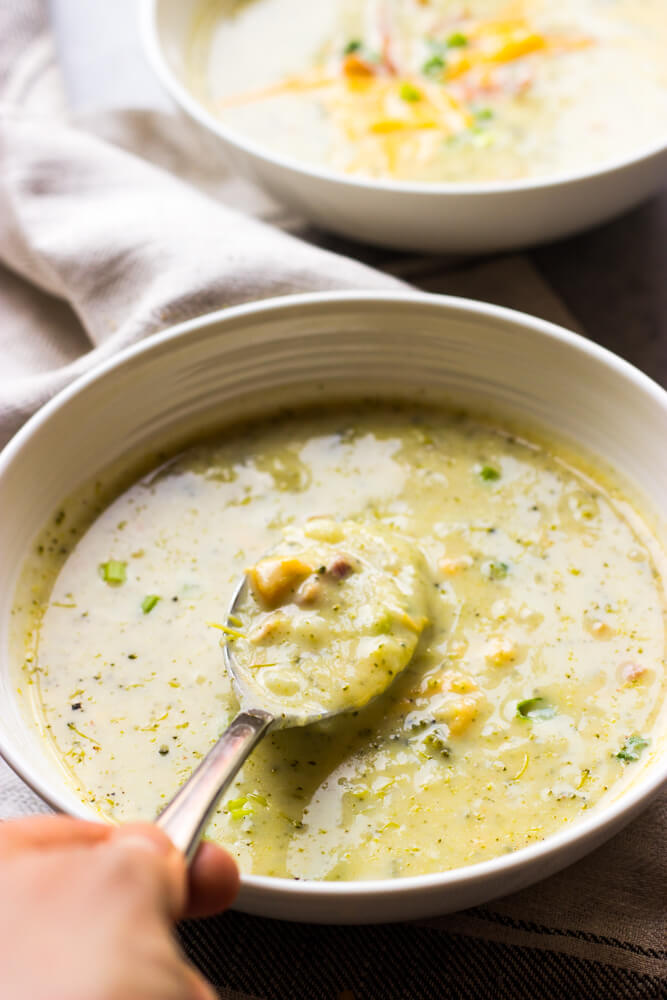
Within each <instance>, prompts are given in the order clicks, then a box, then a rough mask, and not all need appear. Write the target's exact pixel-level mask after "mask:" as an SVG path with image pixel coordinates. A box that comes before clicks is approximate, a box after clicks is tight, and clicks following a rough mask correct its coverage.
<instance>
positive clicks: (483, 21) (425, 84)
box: [187, 0, 667, 182]
mask: <svg viewBox="0 0 667 1000" xmlns="http://www.w3.org/2000/svg"><path fill="white" fill-rule="evenodd" d="M666 51H667V8H666V7H665V3H664V0H641V2H639V3H638V2H637V0H559V2H558V3H554V2H553V0H524V2H520V0H516V2H507V0H465V2H463V0H317V3H313V2H312V0H236V2H235V0H217V2H214V3H211V2H210V0H208V2H206V3H204V4H202V5H201V7H200V8H199V11H198V14H197V16H196V17H195V20H194V24H193V29H192V38H191V41H190V45H189V48H188V69H187V84H188V86H189V87H190V89H191V90H192V91H193V93H194V94H195V95H196V96H197V97H198V99H199V100H201V101H202V102H203V103H204V104H205V105H206V106H207V107H208V108H209V110H210V111H211V112H212V113H213V114H214V115H216V116H217V117H219V118H220V120H221V121H223V122H224V123H225V124H226V125H228V126H231V127H232V128H233V129H235V130H236V131H238V132H239V133H241V134H243V135H245V136H246V137H247V138H249V139H252V140H253V141H254V142H256V143H258V144H260V145H262V146H265V147H267V148H268V149H269V150H272V151H274V152H277V153H280V154H282V155H285V156H288V157H292V158H294V157H295V158H297V159H300V160H305V161H308V162H310V163H313V164H318V165H320V166H327V167H331V168H333V169H335V170H337V171H343V172H345V173H350V174H358V175H362V176H368V177H374V178H390V179H396V180H414V181H424V182H438V181H447V182H448V181H473V182H474V181H500V180H512V179H516V178H522V177H531V176H544V175H549V174H558V173H564V172H568V171H571V170H578V169H585V168H590V167H592V166H595V165H597V164H600V163H603V162H604V161H609V160H613V159H615V158H619V157H623V156H626V155H628V154H630V153H632V151H633V150H635V149H640V148H641V147H643V146H648V145H649V144H653V143H656V142H659V141H661V140H663V139H665V138H667V61H666V60H665V52H666Z"/></svg>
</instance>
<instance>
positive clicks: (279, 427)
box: [13, 402, 665, 879]
mask: <svg viewBox="0 0 667 1000" xmlns="http://www.w3.org/2000/svg"><path fill="white" fill-rule="evenodd" d="M146 467H148V466H146ZM114 482H115V483H116V485H115V486H114ZM111 490H113V491H114V492H113V493H112V492H107V491H111ZM661 560H662V555H661V549H660V548H659V545H658V543H657V541H656V538H655V537H654V536H653V535H652V534H651V531H650V530H649V528H648V527H647V526H646V523H645V521H644V520H643V519H642V515H641V514H640V513H638V511H637V509H636V508H635V506H633V505H632V503H631V501H630V500H629V499H628V496H627V494H625V493H624V492H623V490H622V488H621V487H620V486H619V485H618V484H617V483H616V482H615V481H614V479H613V476H612V475H611V474H610V473H607V472H606V471H601V470H597V471H596V469H595V468H591V467H590V464H589V463H588V462H587V461H586V460H584V459H583V458H578V457H576V456H575V457H572V455H571V454H570V453H569V452H568V451H566V450H564V449H563V448H560V446H556V445H554V443H553V442H548V441H546V442H545V441H542V439H541V438H539V436H538V435H537V434H534V435H531V434H530V433H529V435H528V437H526V438H524V437H523V436H522V437H517V436H516V435H515V434H514V433H512V432H510V431H507V430H504V429H503V428H502V427H501V426H498V427H496V426H493V425H491V424H488V423H486V422H484V421H482V420H481V419H480V420H476V419H473V418H472V417H469V416H465V415H462V414H456V415H455V414H448V413H447V412H445V411H440V410H438V409H430V408H427V407H419V406H411V405H408V404H400V405H399V404H396V405H393V404H390V403H386V402H384V403H383V402H375V403H372V402H368V403H365V404H361V403H359V404H350V405H348V406H345V407H341V408H333V407H332V408H331V409H330V410H327V409H322V408H320V409H318V410H317V411H315V410H304V411H302V412H299V413H296V414H291V415H290V414H285V415H278V416H275V415H274V416H273V417H272V418H271V419H270V420H269V419H267V420H265V421H255V422H252V423H248V424H245V425H243V426H238V427H233V428H230V429H228V430H226V431H224V432H221V433H220V434H218V435H217V436H216V437H215V438H211V439H210V440H206V441H204V442H202V443H200V444H197V445H195V446H192V447H190V448H188V449H186V450H184V451H182V452H181V453H179V454H177V455H175V456H174V457H171V458H167V457H165V456H161V457H155V459H154V461H153V463H152V468H151V471H149V472H147V473H144V474H143V475H142V476H141V478H139V479H138V480H136V481H134V482H133V483H131V484H130V485H129V486H127V485H126V487H124V488H122V489H120V488H119V486H118V480H117V479H116V480H114V477H113V476H111V475H110V477H109V483H105V482H96V483H92V484H91V485H90V487H89V488H88V489H85V490H83V491H82V492H80V493H79V494H78V495H77V496H75V497H73V498H72V499H71V500H70V501H68V502H67V503H66V504H64V505H63V506H62V508H61V509H60V510H58V511H57V512H55V514H54V517H53V519H52V521H51V523H50V524H49V525H48V526H47V528H46V529H45V530H44V533H43V536H42V537H41V538H39V539H38V540H37V541H36V544H35V548H34V551H33V552H32V554H31V555H30V557H29V559H28V561H27V563H26V566H25V569H24V572H23V576H22V579H21V582H20V585H19V588H18V591H17V595H16V600H15V606H14V612H13V622H14V626H15V632H16V636H15V638H16V642H17V644H18V647H17V686H18V687H19V689H20V691H21V693H22V696H23V697H24V699H25V703H26V711H27V712H29V714H30V717H31V719H32V723H31V724H32V725H36V726H39V727H40V729H41V732H42V735H43V738H44V740H45V741H46V743H47V744H48V746H50V748H51V750H52V751H53V753H54V754H55V755H56V757H57V759H58V760H59V761H60V763H61V765H62V767H63V768H64V770H65V772H66V774H67V775H68V780H69V781H70V782H71V784H72V786H73V787H74V788H76V790H77V793H78V795H79V796H80V797H81V799H82V800H83V801H85V802H86V803H89V804H90V805H91V806H92V807H93V808H94V809H95V810H97V811H98V812H99V813H100V814H102V815H104V816H105V817H107V818H109V819H111V820H115V821H120V820H129V819H133V818H139V817H142V818H151V817H153V816H155V814H156V813H157V812H158V811H159V810H160V809H161V808H162V806H163V805H164V804H165V802H166V801H167V799H169V798H170V797H171V796H172V795H173V794H174V792H175V791H176V789H177V788H178V786H179V785H180V784H181V783H182V782H183V781H184V780H185V779H186V778H187V777H188V775H189V774H190V772H191V771H192V769H193V767H194V766H195V765H196V764H197V762H198V761H199V760H200V759H201V757H202V756H203V755H204V754H205V753H206V751H207V750H208V749H209V747H210V746H211V745H212V743H213V742H214V741H215V739H216V738H217V737H218V735H219V734H220V732H221V731H222V729H223V728H224V727H225V726H226V724H227V723H228V722H229V721H230V719H231V718H232V717H233V715H234V714H235V713H236V711H237V710H238V704H237V701H236V698H235V696H234V693H233V690H232V687H231V684H230V681H229V679H228V677H227V675H226V673H225V670H224V665H223V656H222V650H221V648H220V644H221V641H222V642H225V641H228V642H230V643H231V644H232V649H233V651H234V655H235V656H236V657H237V658H238V659H239V661H242V662H243V663H245V664H246V665H247V669H248V670H249V671H250V672H252V674H253V677H254V682H253V683H254V684H255V686H256V688H255V689H256V691H257V692H260V693H262V692H263V695H264V696H265V697H266V698H268V699H271V698H277V699H278V700H279V701H282V700H284V699H287V700H288V702H289V711H290V712H291V713H294V714H297V715H298V714H299V712H301V713H302V714H304V715H305V714H307V712H308V711H311V710H312V711H315V712H319V711H322V712H326V711H331V710H339V709H348V711H346V712H345V713H344V714H342V715H337V716H335V717H330V718H327V719H323V720H322V721H319V722H316V723H314V724H312V725H308V726H305V727H302V728H296V729H276V730H273V731H271V732H270V733H269V734H268V736H266V737H265V739H264V741H263V743H262V744H261V745H260V746H259V747H258V748H257V749H256V750H255V751H254V753H253V755H252V756H251V758H250V759H249V760H248V762H247V763H246V764H245V765H244V767H243V770H242V772H241V773H240V775H239V777H238V778H237V779H236V781H235V784H234V786H233V788H232V790H231V792H230V793H229V796H228V797H227V799H226V800H225V801H223V802H222V803H221V804H220V806H219V808H218V810H217V812H216V813H215V815H214V817H213V820H212V822H211V824H210V826H209V828H208V835H209V836H210V837H212V838H214V839H216V840H218V841H220V842H221V843H222V844H224V845H225V846H226V847H228V848H229V849H230V850H231V851H232V852H233V853H234V854H235V856H236V857H237V858H238V860H239V862H240V865H241V868H242V870H243V871H245V872H254V873H260V874H265V875H276V876H282V877H287V878H300V879H355V878H383V877H391V876H407V875H414V874H420V873H427V872H436V871H443V870H446V869H450V868H454V867H457V866H461V865H466V864H471V863H475V862H479V861H482V860H484V859H487V858H491V857H493V856H496V855H500V854H503V853H505V852H509V851H513V850H516V849H518V848H521V847H523V846H525V845H527V844H530V843H532V842H535V841H539V840H542V839H543V838H544V837H547V836H548V835H550V834H553V833H555V832H556V831H559V830H563V829H564V828H566V827H567V825H568V824H570V823H572V822H573V821H575V820H576V819H577V818H578V817H581V816H582V815H584V814H585V813H586V811H587V810H590V809H591V808H592V807H594V806H595V805H596V804H597V803H599V802H600V801H607V800H609V798H610V797H611V796H615V795H618V794H619V793H620V792H621V791H622V790H623V788H624V787H625V785H627V784H628V783H629V782H631V781H632V780H633V778H634V777H635V776H636V775H637V774H638V773H639V772H640V771H641V770H642V768H643V766H644V764H645V763H646V762H648V761H649V760H650V759H651V757H652V755H653V754H655V753H656V752H657V749H658V743H659V731H660V728H661V725H662V722H661V720H660V718H659V713H660V705H661V701H662V699H663V694H664V684H665V674H664V663H665V660H664V656H665V591H664V578H663V575H662V573H663V569H662V564H661ZM244 572H245V573H246V574H247V587H246V589H245V592H244V594H242V595H241V599H240V601H239V602H238V606H237V607H236V608H235V611H236V612H237V613H236V614H234V615H233V617H231V618H227V617H226V609H227V607H228V604H229V601H230V597H231V594H232V593H233V591H234V586H235V583H236V581H237V579H238V578H239V577H240V576H242V574H243V573H244ZM221 629H222V631H221ZM355 703H356V704H361V706H362V707H360V708H354V704H355Z"/></svg>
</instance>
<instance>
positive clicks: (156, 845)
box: [108, 823, 187, 920]
mask: <svg viewBox="0 0 667 1000" xmlns="http://www.w3.org/2000/svg"><path fill="white" fill-rule="evenodd" d="M108 844H109V846H110V847H114V848H116V849H118V850H122V851H131V852H132V853H133V854H134V855H135V858H136V860H137V862H138V864H140V865H141V867H142V868H143V869H144V871H145V872H146V873H148V872H150V874H151V875H152V876H153V879H154V882H155V886H156V888H157V891H158V894H159V896H160V900H161V902H162V903H163V905H164V909H165V912H166V913H167V915H168V916H169V917H170V918H171V919H172V920H177V919H178V918H179V917H180V916H181V915H182V914H183V911H184V909H185V903H186V898H187V871H186V863H185V858H184V856H183V854H182V853H181V852H180V851H179V850H178V849H177V848H176V847H174V845H173V844H172V842H171V840H170V839H169V837H167V835H166V834H165V833H163V832H162V830H160V829H159V828H158V827H157V826H154V825H153V824H151V823H126V824H124V825H123V826H118V827H116V828H115V829H114V830H113V831H112V832H111V834H110V837H109V840H108Z"/></svg>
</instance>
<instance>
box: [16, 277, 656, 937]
mask: <svg viewBox="0 0 667 1000" xmlns="http://www.w3.org/2000/svg"><path fill="white" fill-rule="evenodd" d="M369 389H370V390H373V391H376V392H378V393H381V394H386V395H388V396H390V397H393V398H396V397H397V396H403V397H408V398H420V399H422V400H429V399H430V400H433V401H450V402H453V403H455V404H461V403H465V404H467V405H469V406H471V407H481V408H483V409H485V410H496V409H500V410H501V411H502V412H503V413H505V414H507V415H508V416H510V417H515V418H518V419H523V420H528V421H530V422H533V423H536V424H538V425H542V426H544V427H547V428H548V427H552V428H555V429H557V431H558V433H559V434H560V435H561V436H565V437H566V438H572V439H575V440H578V441H580V442H581V444H582V445H583V446H584V447H585V448H587V449H589V450H590V451H592V452H594V453H597V454H599V455H600V456H602V457H603V458H604V459H605V460H607V461H609V462H610V463H611V464H612V465H613V466H615V467H616V468H617V469H620V470H622V471H623V473H624V474H625V475H626V476H627V477H628V478H629V479H630V480H631V481H632V482H634V483H635V484H636V485H637V487H638V488H639V489H640V490H642V491H643V492H644V493H645V494H646V496H647V498H648V500H649V502H650V503H652V505H653V506H654V507H655V508H656V509H658V510H665V509H667V468H666V466H665V461H664V443H665V440H667V393H665V392H664V391H663V390H662V389H660V388H659V387H658V386H657V385H655V384H654V383H653V382H651V380H650V379H648V378H647V377H646V376H644V375H642V374H641V373H640V372H638V371H636V370H635V369H634V368H632V367H631V366H630V365H628V364H626V363H625V362H623V361H621V360H620V359H619V358H617V357H615V356H614V355H612V354H609V353H608V352H606V351H604V350H602V349H601V348H599V347H597V346H595V345H594V344H591V343H589V342H588V341H586V340H584V339H582V338H580V337H577V336H575V335H574V334H571V333H567V332H566V331H565V330H562V329H560V328H558V327H555V326H552V325H550V324H548V323H545V322H542V321H541V320H537V319H532V318H530V317H528V316H525V315H522V314H520V313H515V312H511V311H509V310H506V309H501V308H498V307H495V306H490V305H482V304H479V303H474V302H469V301H466V300H462V299H447V298H440V297H437V296H427V295H419V294H410V293H403V294H401V293H394V294H372V293H366V294H359V293H337V294H317V295H302V296H295V297H289V298H283V299H274V300H271V301H266V302H263V303H260V304H254V305H248V306H241V307H237V308H234V309H230V310H226V311H223V312H219V313H214V314H212V315H210V316H204V317H202V318H200V319H196V320H191V321H189V322H187V323H183V324H181V325H180V326H178V327H175V328H173V329H172V330H168V331H166V332H165V333H163V334H160V335H158V336H156V337H152V338H151V339H150V340H149V341H147V342H145V343H143V344H141V345H139V346H137V347H135V348H133V349H132V350H129V351H127V352H125V353H124V354H123V355H121V356H119V357H118V358H117V359H115V360H114V361H112V362H109V363H106V364H104V365H102V366H101V367H100V368H98V369H97V370H96V371H95V372H94V373H93V374H90V375H88V376H86V377H85V378H82V379H80V380H79V381H78V382H76V383H75V384H74V385H72V386H71V387H70V388H68V389H67V390H65V391H64V392H62V393H61V394H60V395H59V396H57V397H56V398H55V399H54V400H53V401H52V402H51V403H49V404H48V405H47V406H45V407H44V408H43V409H42V410H40V412H39V413H38V414H37V415H36V416H34V417H33V418H32V419H31V420H30V421H29V422H28V423H27V424H26V425H25V427H24V428H23V429H22V430H21V431H20V432H19V433H18V434H17V435H16V437H15V438H14V439H13V441H12V442H10V444H9V445H8V446H7V448H6V449H5V451H4V452H3V454H2V455H1V456H0V510H1V511H2V517H1V518H0V552H2V560H0V595H1V597H0V699H1V702H0V703H1V704H2V706H3V708H2V715H1V716H0V751H1V752H2V754H3V756H4V757H5V758H6V760H8V761H9V763H10V764H11V765H12V766H13V767H14V769H15V770H16V771H17V772H18V774H20V775H21V777H23V778H24V780H25V781H27V782H28V783H29V784H30V785H31V786H32V787H33V788H34V789H35V790H36V791H37V792H38V793H39V794H40V795H41V796H42V797H43V798H44V799H46V800H47V801H48V802H50V803H51V804H52V805H54V806H55V807H56V808H58V809H62V810H65V811H67V812H70V813H73V814H75V815H78V816H86V815H90V814H89V813H88V811H87V808H86V807H85V806H84V805H82V804H81V803H80V802H79V801H78V800H77V798H76V797H75V795H74V794H73V792H72V790H71V789H70V788H69V786H68V785H67V784H66V782H65V780H64V777H63V774H62V772H61V771H60V770H59V768H58V767H57V765H56V763H55V762H54V760H53V759H52V758H51V756H50V754H49V753H48V752H47V751H46V749H45V746H44V745H43V743H42V742H41V740H40V738H39V736H38V734H37V731H36V729H35V728H34V727H33V726H32V725H31V724H30V723H29V722H28V721H27V720H26V717H25V716H24V715H23V714H22V711H21V708H20V706H19V701H18V695H17V693H16V690H15V684H13V683H12V679H11V675H10V667H9V662H8V648H7V647H8V629H9V620H10V606H11V601H12V592H13V589H14V584H15V581H16V577H17V574H18V571H19V566H20V564H21V562H22V560H23V558H24V556H25V554H26V552H27V551H28V550H29V547H30V545H31V542H32V540H33V539H34V537H35V536H36V534H37V532H38V531H39V529H40V528H41V527H42V525H43V524H44V523H45V522H46V521H47V519H48V518H49V516H51V515H52V513H53V511H54V510H56V509H57V508H58V506H59V504H60V502H61V501H62V500H63V499H64V498H66V497H67V496H68V494H70V493H71V492H72V491H73V490H74V489H75V488H76V487H77V486H79V485H80V484H81V483H82V482H85V481H87V480H89V479H91V478H93V477H95V476H96V475H97V474H98V473H99V472H101V470H102V469H103V468H104V467H106V466H107V465H109V464H110V463H112V462H114V461H116V460H118V458H119V457H121V456H123V455H127V454H129V453H131V452H134V451H137V450H139V451H140V452H141V451H143V452H147V451H149V449H150V448H151V447H154V446H155V445H156V444H158V443H163V442H165V441H168V440H170V439H173V438H174V437H175V436H181V435H183V434H184V433H188V434H190V433H193V432H196V431H197V430H198V429H204V428H210V426H211V425H212V424H213V423H219V422H221V421H222V422H224V421H225V420H230V419H236V418H238V417H239V416H241V415H249V414H252V413H257V412H262V411H265V410H266V408H267V407H270V406H272V405H274V404H275V405H278V404H281V403H282V404H285V402H287V401H289V403H290V404H292V405H293V404H295V403H296V402H298V401H304V402H306V401H313V400H321V399H327V400H330V399H333V398H336V397H349V396H350V395H354V394H355V393H359V394H361V393H362V392H364V391H367V390H369ZM665 777H667V753H666V752H665V748H664V747H663V749H662V751H658V752H657V753H656V754H654V755H653V759H652V760H651V761H649V762H647V763H646V764H641V765H637V772H636V780H635V782H634V784H633V785H632V786H631V787H630V788H628V789H627V790H626V791H625V792H624V793H623V795H622V796H621V797H619V799H618V800H617V801H613V802H611V803H609V804H607V805H606V806H604V807H603V808H599V809H596V810H593V811H591V813H590V814H588V815H587V816H586V817H585V818H582V819H581V820H580V821H579V822H577V823H576V824H574V825H573V826H572V827H569V828H568V829H567V831H566V832H563V833H560V834H558V835H556V836H553V837H550V838H548V839H547V840H545V841H544V842H543V843H540V844H536V845H534V846H531V847H527V848H524V849H523V850H520V851H517V852H516V853H514V854H511V855H506V856H503V857H501V858H496V859H495V860H492V861H488V862H485V863H483V864H479V865H475V866H472V867H468V868H462V869H459V870H455V871H451V872H447V873H445V874H441V875H426V876H421V877H417V878H405V879H398V880H393V881H373V882H371V881H369V882H347V883H315V882H314V883H307V882H290V881H288V880H285V879H277V878H264V877H258V876H245V877H244V878H243V887H242V890H241V895H240V897H239V900H238V907H239V908H240V909H242V910H246V911H248V912H252V913H260V914H264V915H267V916H273V917H281V918H285V919H293V920H308V921H324V922H365V921H385V920H399V919H408V918H412V917H423V916H426V915H430V914H435V913H444V912H447V911H451V910H456V909H459V908H462V907H465V906H472V905H474V904H477V903H480V902H482V901H483V900H487V899H490V898H492V897H494V896H498V895H501V894H505V893H509V892H513V891H514V890H516V889H519V888H521V887H522V886H525V885H527V884H529V883H530V882H534V881H536V880H537V879H539V878H543V877H545V876H547V875H550V874H551V873H552V872H555V871H557V870H558V869H560V868H562V867H564V866H565V865H567V864H569V863H570V862H572V861H574V860H576V859H577V858H579V857H581V855H583V854H584V853H585V852H587V851H590V850H591V849H592V848H594V847H596V846H597V845H598V844H600V843H601V842H602V841H604V840H605V839H606V838H607V837H609V836H611V834H613V833H614V832H615V831H616V830H618V829H619V828H620V827H621V826H622V825H623V824H624V823H627V822H628V820H630V819H631V818H632V817H633V816H634V815H636V813H637V812H638V811H639V810H640V809H641V808H642V807H643V806H645V805H646V804H647V802H648V800H649V799H650V798H651V796H652V795H653V794H654V793H655V791H656V790H657V789H658V787H659V785H660V784H661V782H662V781H663V780H664V779H665Z"/></svg>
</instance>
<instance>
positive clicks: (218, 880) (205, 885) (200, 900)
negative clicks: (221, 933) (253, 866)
mask: <svg viewBox="0 0 667 1000" xmlns="http://www.w3.org/2000/svg"><path fill="white" fill-rule="evenodd" d="M238 890H239V870H238V868H237V867H236V863H235V861H234V859H233V858H232V857H231V855H229V854H228V853H227V851H223V849H222V848H221V847H218V846H217V845H216V844H211V843H209V842H207V841H204V842H203V843H202V844H201V845H200V847H199V850H198V851H197V853H196V855H195V859H194V861H193V862H192V866H191V868H190V872H189V878H188V900H187V904H186V907H185V916H186V917H207V916H210V914H212V913H219V912H220V911H221V910H224V909H226V908H227V907H228V906H229V905H230V903H232V902H233V900H234V898H235V896H236V894H237V892H238Z"/></svg>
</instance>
